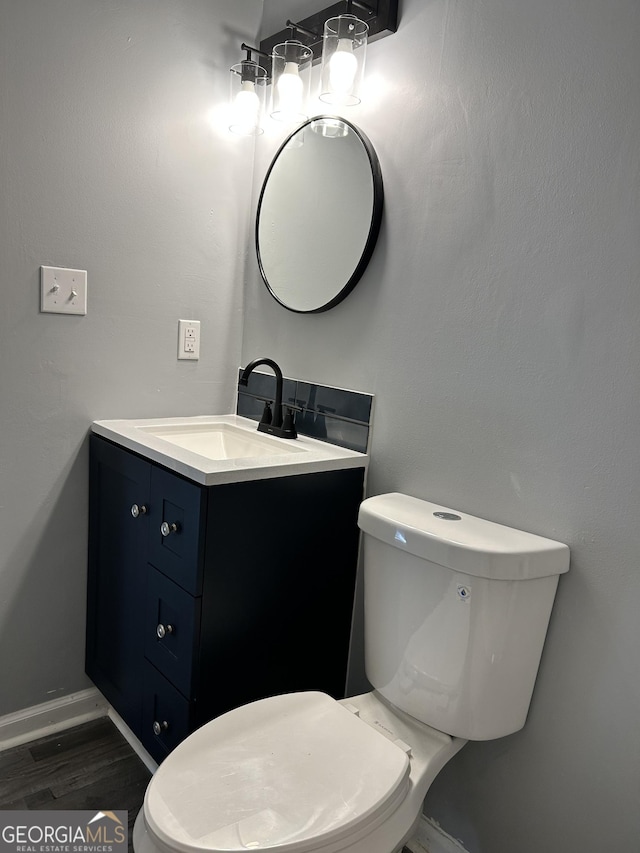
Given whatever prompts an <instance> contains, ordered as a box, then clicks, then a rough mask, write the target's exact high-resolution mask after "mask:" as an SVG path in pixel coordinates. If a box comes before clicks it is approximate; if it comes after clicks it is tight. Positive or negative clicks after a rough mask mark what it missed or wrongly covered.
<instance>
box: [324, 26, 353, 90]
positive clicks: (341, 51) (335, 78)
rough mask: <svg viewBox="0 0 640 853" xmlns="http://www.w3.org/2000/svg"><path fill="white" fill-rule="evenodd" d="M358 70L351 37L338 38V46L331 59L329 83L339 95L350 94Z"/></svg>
mask: <svg viewBox="0 0 640 853" xmlns="http://www.w3.org/2000/svg"><path fill="white" fill-rule="evenodd" d="M357 70H358V60H357V59H356V57H355V56H354V53H353V42H352V41H351V39H338V47H337V48H336V50H335V52H334V54H333V55H332V57H331V59H330V60H329V83H330V85H331V91H332V92H335V94H337V95H349V94H350V93H351V89H352V87H353V81H354V80H355V77H356V72H357Z"/></svg>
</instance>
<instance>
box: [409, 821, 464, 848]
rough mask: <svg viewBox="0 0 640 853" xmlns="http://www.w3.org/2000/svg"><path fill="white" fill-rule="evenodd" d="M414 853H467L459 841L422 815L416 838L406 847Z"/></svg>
mask: <svg viewBox="0 0 640 853" xmlns="http://www.w3.org/2000/svg"><path fill="white" fill-rule="evenodd" d="M406 846H407V847H408V848H409V850H412V851H413V853H466V850H465V849H464V847H463V846H462V844H461V843H460V842H459V841H456V839H455V838H452V837H451V836H450V835H448V834H447V833H446V832H445V831H444V830H443V829H441V827H440V826H439V825H438V824H437V823H436V822H435V821H434V820H430V819H429V818H428V817H425V816H424V815H422V817H421V818H420V824H419V826H418V832H417V833H416V837H415V838H413V839H412V840H411V841H409V842H408V843H407V845H406Z"/></svg>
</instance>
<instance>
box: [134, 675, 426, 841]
mask: <svg viewBox="0 0 640 853" xmlns="http://www.w3.org/2000/svg"><path fill="white" fill-rule="evenodd" d="M409 769H410V768H409V759H408V757H407V754H406V751H405V750H403V749H402V748H401V747H400V746H398V745H396V744H395V743H393V742H392V741H391V740H389V739H388V738H387V737H386V736H385V735H384V734H382V733H380V732H379V731H377V730H376V729H374V728H373V727H372V726H370V725H368V724H367V723H365V722H363V721H362V720H360V719H359V718H358V717H357V716H356V715H354V714H352V713H351V712H350V711H349V710H347V708H345V707H344V705H342V704H340V703H339V702H336V701H335V700H334V699H332V698H331V697H329V696H327V695H325V694H323V693H316V692H308V693H293V694H287V695H284V696H275V697H271V698H269V699H262V700H260V701H258V702H253V703H251V704H249V705H245V706H243V707H241V708H237V709H236V710H234V711H231V712H229V713H227V714H224V715H223V716H221V717H218V718H217V719H215V720H212V721H211V722H210V723H207V724H206V725H205V726H203V727H202V728H201V729H199V730H198V731H197V732H195V733H194V734H192V735H191V736H190V737H189V738H187V739H186V740H185V741H183V743H182V744H180V746H179V747H178V748H177V749H176V750H174V752H173V753H171V755H170V756H169V757H168V758H166V759H165V761H164V762H163V763H162V765H161V766H160V767H159V769H158V771H157V772H156V774H155V776H154V777H153V779H152V781H151V783H150V785H149V788H148V789H147V795H146V798H145V805H144V816H145V821H146V825H147V830H148V831H149V833H150V834H151V836H152V837H153V839H154V841H155V842H156V844H157V846H158V847H160V848H165V849H170V850H174V851H183V853H196V851H198V853H200V852H201V851H206V853H236V851H237V853H240V851H246V850H252V849H255V850H264V849H269V850H272V851H278V853H285V851H286V853H307V851H311V850H317V849H318V848H320V847H323V846H325V845H328V844H331V846H332V847H334V846H335V844H336V843H337V842H339V841H340V840H341V839H342V838H349V837H351V836H353V835H355V834H357V833H358V832H361V831H362V830H363V827H369V826H370V825H371V824H375V823H376V822H377V821H378V820H381V819H382V818H383V816H385V815H386V814H388V813H389V812H390V810H394V809H395V808H397V806H398V805H399V804H400V803H401V802H402V800H403V799H404V797H405V795H406V793H407V791H408V789H409Z"/></svg>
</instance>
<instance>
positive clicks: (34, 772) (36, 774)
mask: <svg viewBox="0 0 640 853" xmlns="http://www.w3.org/2000/svg"><path fill="white" fill-rule="evenodd" d="M150 778H151V774H150V773H149V771H148V770H147V768H146V767H145V766H144V764H143V763H142V761H140V759H139V758H138V756H137V755H136V754H135V752H134V751H133V750H132V749H131V747H130V746H129V744H128V743H127V742H126V740H125V739H124V738H123V737H122V735H121V734H120V732H119V731H118V730H117V729H116V727H115V726H114V725H113V723H112V722H111V720H109V719H108V718H107V717H103V718H102V719H100V720H94V721H92V722H90V723H85V724H84V725H82V726H77V727H76V728H73V729H68V730H67V731H65V732H60V733H59V734H56V735H50V736H49V737H46V738H41V739H40V740H36V741H32V742H31V743H27V744H24V745H23V746H17V747H14V748H13V749H9V750H7V751H6V752H0V809H3V810H5V809H28V810H36V809H37V810H42V809H51V810H58V809H87V810H96V811H97V810H99V809H101V810H103V811H104V810H105V809H110V810H113V811H116V810H118V809H126V810H127V811H128V812H129V850H130V851H131V850H133V847H132V843H131V839H132V832H133V822H134V820H135V819H136V815H137V814H138V811H139V810H140V807H141V806H142V802H143V799H144V792H145V790H146V787H147V785H148V783H149V779H150Z"/></svg>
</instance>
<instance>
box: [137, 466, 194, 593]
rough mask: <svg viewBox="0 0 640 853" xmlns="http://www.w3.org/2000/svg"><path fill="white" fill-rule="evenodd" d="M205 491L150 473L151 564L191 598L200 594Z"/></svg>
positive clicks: (158, 472)
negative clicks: (189, 594) (184, 590)
mask: <svg viewBox="0 0 640 853" xmlns="http://www.w3.org/2000/svg"><path fill="white" fill-rule="evenodd" d="M206 503H207V501H206V492H205V490H204V489H203V488H202V487H201V486H198V485H197V484H196V483H190V482H189V481H188V480H183V479H182V477H178V476H177V475H175V474H171V473H170V472H169V471H165V470H163V469H162V468H157V467H155V466H154V467H153V468H152V471H151V512H150V517H149V562H150V563H151V564H152V565H154V566H155V567H156V569H159V570H160V571H161V572H162V573H163V574H165V575H167V577H169V578H171V580H173V581H175V582H176V583H177V584H179V586H181V587H182V588H183V589H186V591H187V592H189V593H191V595H200V592H201V589H202V563H203V553H204V537H205V523H206V511H205V510H206Z"/></svg>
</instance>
